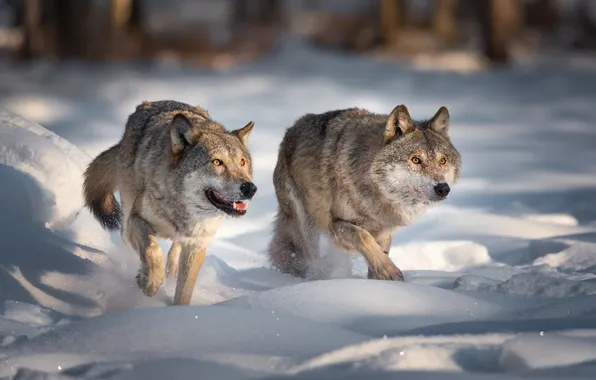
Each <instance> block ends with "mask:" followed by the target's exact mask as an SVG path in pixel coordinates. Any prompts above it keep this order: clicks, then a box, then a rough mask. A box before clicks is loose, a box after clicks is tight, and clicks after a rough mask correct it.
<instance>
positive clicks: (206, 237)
mask: <svg viewBox="0 0 596 380" xmlns="http://www.w3.org/2000/svg"><path fill="white" fill-rule="evenodd" d="M253 126H254V123H253V122H252V121H251V122H249V123H248V124H247V125H246V126H244V127H243V128H240V129H236V130H233V131H227V130H226V129H225V128H224V127H223V126H222V125H221V124H219V123H217V122H215V121H213V120H212V119H211V116H210V115H209V113H208V112H207V111H206V110H204V109H202V108H200V107H195V106H191V105H188V104H185V103H180V102H176V101H171V100H162V101H155V102H143V103H141V104H140V105H138V106H137V107H136V110H135V111H134V112H133V113H132V114H131V115H129V117H128V119H127V121H126V125H125V130H124V134H123V136H122V138H121V140H120V141H119V142H118V143H117V144H116V145H114V146H112V147H111V148H109V149H107V150H106V151H104V152H102V153H101V154H99V155H98V156H97V157H96V158H95V159H94V160H93V161H92V162H91V163H90V164H89V166H88V168H87V170H86V171H85V175H84V186H83V189H84V197H85V205H86V206H87V207H88V208H89V209H90V211H91V212H92V213H93V215H94V216H95V218H96V219H97V220H98V221H99V222H100V223H101V225H102V226H103V227H104V228H106V229H110V230H115V229H118V228H120V233H121V236H122V238H123V240H124V241H125V242H126V243H127V245H128V246H129V247H130V248H131V249H132V250H134V251H135V252H137V253H138V254H139V256H140V258H141V269H140V271H139V274H138V276H137V283H138V285H139V287H140V289H141V290H142V291H143V293H144V294H145V295H147V296H153V295H155V293H156V292H157V290H158V288H159V287H160V286H161V285H162V283H163V281H164V276H166V275H167V276H170V277H172V278H175V277H176V275H177V279H176V292H175V297H174V304H176V305H188V304H189V303H190V300H191V298H192V293H193V289H194V287H195V285H196V281H197V276H198V274H199V271H200V269H201V266H202V264H203V260H204V258H205V253H206V249H207V246H208V245H209V244H210V243H211V240H212V238H213V236H214V234H215V233H216V231H217V230H218V228H219V226H220V223H221V221H222V218H223V216H225V215H229V216H232V217H240V216H242V215H245V214H246V212H247V207H248V201H249V200H250V199H252V197H253V196H254V195H255V193H256V191H257V187H256V186H255V185H254V184H253V183H252V181H251V177H252V162H251V156H250V153H249V151H248V150H247V142H248V136H249V134H250V132H251V130H252V129H253ZM115 190H118V191H119V192H120V201H121V205H119V204H118V201H117V200H116V198H115V196H114V191H115ZM157 238H165V239H170V240H171V241H172V246H171V248H170V250H169V252H168V258H167V263H166V265H165V268H164V257H163V253H162V250H161V248H160V246H159V244H158V242H157ZM178 268H180V269H179V270H178Z"/></svg>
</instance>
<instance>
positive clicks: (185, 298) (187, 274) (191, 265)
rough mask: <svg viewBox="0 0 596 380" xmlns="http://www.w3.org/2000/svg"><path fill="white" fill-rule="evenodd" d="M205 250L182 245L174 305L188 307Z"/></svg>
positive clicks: (203, 259)
mask: <svg viewBox="0 0 596 380" xmlns="http://www.w3.org/2000/svg"><path fill="white" fill-rule="evenodd" d="M206 253H207V249H206V248H197V246H195V245H187V244H183V245H182V246H181V253H180V260H179V262H180V271H179V273H178V280H177V282H176V294H175V296H174V305H190V300H191V298H192V293H193V291H194V289H195V285H196V284H197V278H198V277H199V272H200V271H201V267H202V266H203V261H205V254H206Z"/></svg>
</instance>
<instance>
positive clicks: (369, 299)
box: [0, 41, 596, 380]
mask: <svg viewBox="0 0 596 380" xmlns="http://www.w3.org/2000/svg"><path fill="white" fill-rule="evenodd" d="M595 83H596V70H595V69H593V68H591V67H589V66H586V65H576V64H574V62H571V61H562V60H558V59H553V60H550V61H547V62H542V61H541V62H530V61H526V62H524V63H520V64H517V65H515V66H514V67H511V68H507V69H499V70H492V71H486V72H474V73H469V74H456V73H452V72H446V71H433V70H429V69H428V68H424V69H419V68H416V67H409V66H406V65H404V64H395V63H389V62H376V61H372V60H369V59H366V58H355V57H351V56H347V55H346V56H340V55H336V53H333V54H332V53H328V52H322V51H318V50H317V49H314V48H310V47H307V46H304V45H301V44H300V43H297V42H296V41H290V43H289V44H286V45H282V46H280V47H279V49H277V50H276V51H275V53H274V54H272V55H271V56H269V57H266V58H264V59H262V60H260V61H258V62H254V63H251V64H248V65H246V66H242V67H238V68H232V69H227V70H224V71H217V72H213V71H207V70H201V69H192V68H184V67H181V66H169V65H167V64H160V65H159V66H151V65H138V66H133V65H123V64H109V65H101V66H100V65H96V64H82V63H78V64H73V63H69V64H63V65H58V66H57V65H54V64H52V63H47V62H37V63H33V64H30V65H26V66H8V65H6V66H2V67H1V70H0V109H1V111H0V210H1V212H2V216H1V217H0V241H1V242H2V245H1V247H2V248H0V264H1V267H0V277H1V280H2V282H1V283H0V284H1V287H0V301H1V303H0V305H1V307H0V357H1V358H2V360H0V377H2V378H15V379H72V378H84V379H152V378H155V379H158V378H159V379H161V378H166V377H171V378H176V379H195V378H198V377H201V378H218V379H248V378H263V379H264V378H269V379H272V378H278V377H280V378H287V377H291V378H297V379H300V378H304V379H306V378H308V379H319V378H320V379H327V378H343V379H352V378H354V379H355V378H363V377H367V378H370V379H384V378H394V376H395V375H396V374H395V372H396V371H398V372H399V374H400V377H403V378H407V379H418V378H420V379H423V378H428V377H429V374H430V376H432V378H437V379H464V380H467V379H491V378H495V379H522V378H543V377H554V376H560V377H562V378H573V379H583V378H585V379H588V378H593V373H594V371H596V365H595V364H594V363H596V212H595V209H594V206H593V205H594V204H595V202H594V201H595V200H596V199H595V198H596V195H595V194H596V192H595V190H596V176H595V175H594V174H595V173H594V166H593V162H595V160H596V151H595V150H594V149H593V146H594V141H595V140H594V139H595V137H596V136H595V135H596V129H594V123H593V116H592V115H593V105H594V101H595V100H596V86H594V84H595ZM157 99H176V100H179V101H184V102H189V103H194V104H199V105H201V106H203V107H205V108H207V109H208V110H209V111H210V113H211V114H212V115H213V116H214V118H216V119H217V120H218V121H220V122H222V123H223V124H224V125H227V126H228V127H230V128H232V127H238V126H242V125H245V124H246V122H248V121H249V120H254V121H255V128H254V130H253V132H252V134H251V137H250V140H249V149H250V150H251V152H252V154H253V160H254V170H255V173H254V181H255V182H256V183H257V186H258V187H259V191H258V193H257V196H256V198H255V200H254V201H253V202H251V206H250V209H249V212H248V214H247V215H246V216H245V217H244V218H242V219H226V220H225V221H224V223H223V225H222V228H221V230H220V231H219V232H218V234H217V236H216V239H215V240H214V242H213V244H212V245H211V246H210V247H209V249H208V254H207V258H206V260H205V264H204V266H203V268H202V270H201V273H200V275H199V280H198V283H197V286H196V289H195V293H194V296H193V301H192V305H191V306H188V307H173V306H170V303H171V299H172V297H173V292H174V285H175V284H174V283H173V282H172V281H167V282H166V284H164V286H163V288H162V289H160V291H159V292H158V294H157V295H156V296H155V297H154V298H147V297H145V296H143V295H142V294H141V293H140V291H139V290H138V288H137V287H136V283H135V280H134V276H135V275H136V272H137V269H138V265H139V262H138V258H137V257H135V256H134V254H132V253H131V252H129V251H128V249H127V248H126V247H125V246H124V244H123V243H122V241H121V239H120V236H119V233H118V232H114V233H108V232H106V231H104V230H102V229H101V227H100V226H99V224H98V223H97V222H96V221H95V220H94V219H93V218H92V216H91V215H90V214H89V212H88V211H87V210H86V209H84V208H83V207H82V198H81V185H82V173H83V171H84V169H85V167H86V165H87V164H88V162H89V161H90V160H91V158H92V157H93V156H94V155H96V154H98V153H100V152H101V151H102V150H104V149H106V148H108V147H109V146H111V145H112V144H113V143H114V142H115V141H117V140H118V139H119V137H120V136H121V133H122V128H123V124H124V121H125V119H126V117H127V115H128V114H129V113H130V112H132V110H133V109H134V107H135V106H136V105H137V104H138V103H139V102H141V101H143V100H157ZM398 103H404V104H406V105H407V106H408V107H409V109H410V113H411V114H412V115H413V116H414V117H419V118H424V117H428V116H429V115H432V114H434V112H436V110H437V109H438V108H439V107H440V106H441V105H446V106H447V107H448V108H449V110H450V114H451V117H452V128H451V133H452V139H453V142H454V144H455V145H456V147H457V148H458V149H459V150H460V152H461V154H462V158H463V171H462V179H461V181H460V183H458V184H457V185H456V186H454V188H453V191H452V194H451V195H450V198H449V199H448V200H447V201H446V202H445V204H443V205H441V206H439V207H435V208H432V209H431V210H429V211H428V212H427V214H425V215H424V216H423V217H422V218H421V219H419V220H418V221H416V222H415V223H414V224H413V225H411V226H409V227H407V228H405V229H403V230H402V231H400V232H398V233H396V234H395V235H394V237H393V244H392V247H391V251H390V257H391V258H392V259H393V260H394V261H395V262H396V263H397V265H398V266H399V267H400V268H401V269H402V270H403V271H404V275H405V278H406V281H405V282H404V283H397V282H395V283H394V282H387V281H371V280H367V279H366V278H365V277H366V266H365V264H364V261H363V260H362V258H361V257H359V256H358V255H345V254H341V253H338V252H337V251H336V250H335V249H333V248H332V246H331V245H330V244H329V241H328V239H327V240H325V239H323V240H322V242H321V246H322V247H324V251H325V253H326V255H325V256H324V257H323V258H321V260H320V262H319V263H318V265H319V268H318V269H319V270H320V271H321V274H323V275H325V276H326V278H324V279H321V280H316V281H315V280H300V279H296V278H292V277H290V276H287V275H283V274H280V273H278V272H274V271H272V270H271V269H270V268H269V267H268V264H267V261H266V258H265V255H264V252H265V249H266V247H267V244H268V242H269V239H270V236H271V222H272V218H273V215H274V212H275V208H276V202H275V197H274V192H273V187H272V184H271V175H272V170H273V167H274V166H275V159H276V156H277V147H278V144H279V141H280V139H281V137H282V136H283V132H284V130H285V128H286V127H288V126H289V125H291V123H292V122H293V121H294V120H295V119H296V118H297V117H299V116H300V115H302V114H303V113H306V112H321V111H325V110H328V109H333V108H340V107H342V108H343V107H350V106H360V107H366V108H369V109H371V110H373V111H378V112H387V111H389V110H391V109H392V108H393V107H394V106H395V105H396V104H398ZM38 123H39V124H38ZM160 243H161V244H162V246H163V249H164V251H167V249H168V248H169V244H170V243H169V242H167V241H160Z"/></svg>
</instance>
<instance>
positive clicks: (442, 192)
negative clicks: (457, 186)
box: [435, 182, 451, 198]
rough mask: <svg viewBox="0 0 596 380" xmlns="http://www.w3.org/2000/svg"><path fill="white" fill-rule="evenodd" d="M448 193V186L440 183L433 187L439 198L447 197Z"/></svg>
mask: <svg viewBox="0 0 596 380" xmlns="http://www.w3.org/2000/svg"><path fill="white" fill-rule="evenodd" d="M450 191H451V189H450V188H449V185H448V184H447V183H445V182H441V183H438V184H436V185H435V194H437V195H438V196H439V197H441V198H445V197H447V195H449V192H450Z"/></svg>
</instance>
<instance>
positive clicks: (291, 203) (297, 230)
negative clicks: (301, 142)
mask: <svg viewBox="0 0 596 380" xmlns="http://www.w3.org/2000/svg"><path fill="white" fill-rule="evenodd" d="M274 185H275V195H276V196H277V201H278V210H277V216H276V217H275V221H274V229H273V237H272V239H271V242H270V243H269V260H270V262H271V264H272V265H273V266H274V267H276V268H277V269H278V270H279V271H281V272H282V273H288V274H290V275H292V276H295V277H300V278H306V277H307V275H308V271H309V263H310V259H311V258H312V257H313V256H314V255H316V254H317V253H318V237H319V234H318V232H317V230H316V227H315V225H314V223H313V222H312V220H311V218H310V217H309V216H308V214H307V213H306V210H305V209H304V204H303V203H302V200H301V198H300V194H299V193H298V190H297V189H296V186H295V184H294V180H293V179H292V178H291V177H290V175H289V174H288V173H287V172H286V171H285V170H283V169H281V167H279V166H278V167H277V168H276V170H275V173H274Z"/></svg>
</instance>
